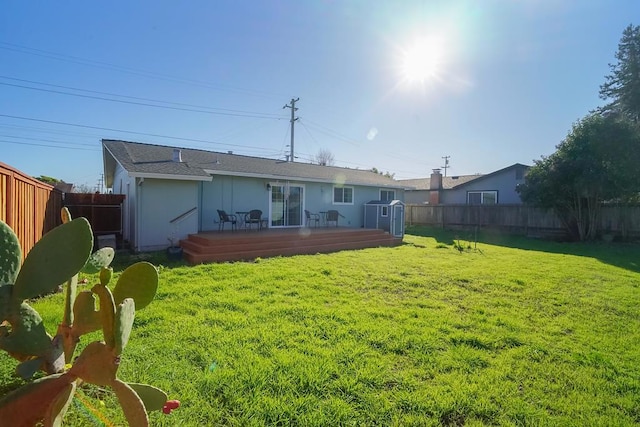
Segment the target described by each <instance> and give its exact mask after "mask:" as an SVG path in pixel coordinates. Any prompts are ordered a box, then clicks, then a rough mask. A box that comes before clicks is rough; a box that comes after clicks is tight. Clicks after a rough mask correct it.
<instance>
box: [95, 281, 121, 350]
mask: <svg viewBox="0 0 640 427" xmlns="http://www.w3.org/2000/svg"><path fill="white" fill-rule="evenodd" d="M91 291H92V292H93V293H95V294H96V295H98V297H99V298H100V320H101V321H102V333H103V335H104V342H105V344H107V345H108V346H109V347H111V348H113V347H114V346H115V335H114V330H115V316H116V305H115V303H114V302H113V295H112V294H111V291H110V290H109V288H107V287H106V286H103V285H100V284H98V285H95V286H94V287H93V288H91Z"/></svg>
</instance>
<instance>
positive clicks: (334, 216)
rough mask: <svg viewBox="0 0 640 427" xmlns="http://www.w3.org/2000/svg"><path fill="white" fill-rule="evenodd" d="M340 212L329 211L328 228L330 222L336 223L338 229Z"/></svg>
mask: <svg viewBox="0 0 640 427" xmlns="http://www.w3.org/2000/svg"><path fill="white" fill-rule="evenodd" d="M340 216H341V215H340V212H338V211H334V210H331V211H327V227H328V226H329V223H330V222H335V223H336V227H337V226H338V217H340Z"/></svg>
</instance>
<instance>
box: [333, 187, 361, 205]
mask: <svg viewBox="0 0 640 427" xmlns="http://www.w3.org/2000/svg"><path fill="white" fill-rule="evenodd" d="M336 188H342V189H343V192H342V200H344V189H345V188H350V189H351V202H344V201H342V202H336ZM355 197H356V191H355V189H354V188H353V186H351V185H334V186H333V187H331V202H332V204H334V205H343V206H344V205H353V200H354V199H355Z"/></svg>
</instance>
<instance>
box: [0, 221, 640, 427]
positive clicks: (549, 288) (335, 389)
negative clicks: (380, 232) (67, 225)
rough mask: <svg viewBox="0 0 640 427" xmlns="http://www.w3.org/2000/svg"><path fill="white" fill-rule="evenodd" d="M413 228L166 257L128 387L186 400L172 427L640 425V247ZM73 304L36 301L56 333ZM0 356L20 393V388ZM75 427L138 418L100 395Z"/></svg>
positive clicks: (85, 395)
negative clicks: (227, 258) (210, 255)
mask: <svg viewBox="0 0 640 427" xmlns="http://www.w3.org/2000/svg"><path fill="white" fill-rule="evenodd" d="M409 233H410V234H409V235H407V236H406V237H405V244H404V245H402V246H400V247H395V248H376V249H367V250H361V251H345V252H340V253H335V254H328V255H314V256H297V257H290V258H273V259H262V260H256V262H253V263H227V264H210V265H201V266H197V267H189V266H186V265H183V264H181V263H168V262H167V261H166V258H163V255H162V254H155V255H154V257H155V258H154V259H152V260H151V261H152V262H154V263H155V264H156V265H160V277H161V282H160V287H159V293H158V295H157V297H156V300H155V301H154V302H153V303H152V304H151V305H150V306H149V307H147V308H146V309H144V310H142V311H140V312H139V313H137V315H136V321H135V327H134V332H133V334H132V337H131V340H130V342H129V345H128V347H127V348H126V351H125V353H124V355H123V360H122V364H121V366H120V370H119V377H120V378H122V379H123V380H125V381H130V382H146V383H150V384H154V385H156V386H159V387H161V388H162V389H164V390H166V391H167V392H168V393H169V395H170V397H171V398H177V399H179V400H181V402H182V406H181V407H180V409H178V410H177V411H175V412H173V413H172V414H171V415H170V416H166V415H163V414H160V413H152V414H151V423H152V425H159V426H181V425H184V426H192V425H193V426H196V425H231V426H235V425H243V426H244V425H256V426H258V425H282V426H289V425H303V426H327V425H331V426H334V425H357V426H360V425H385V426H387V425H402V426H405V425H416V426H425V425H451V426H455V425H463V424H464V425H469V426H474V425H620V426H624V425H637V424H638V423H640V371H639V370H638V366H640V348H639V345H638V343H639V342H640V323H639V322H638V318H639V317H640V316H639V315H640V308H639V307H640V292H639V291H640V289H639V284H640V246H639V245H636V244H614V245H603V244H592V245H584V244H570V243H555V242H545V241H537V240H530V239H524V238H517V237H505V236H499V235H481V236H478V237H474V236H471V235H469V234H466V235H456V234H454V233H453V232H447V231H443V230H437V229H427V228H412V229H410V230H409ZM459 249H461V250H459ZM128 262H131V261H130V260H128V259H126V257H124V259H123V257H121V258H120V264H118V265H116V266H115V267H116V270H119V269H121V268H122V266H123V265H125V264H126V263H128ZM90 279H91V281H94V280H95V278H90ZM62 300H63V298H62V295H54V296H51V297H47V298H43V299H41V300H38V301H35V302H34V304H33V305H34V306H35V307H36V309H37V310H38V311H39V312H40V313H41V315H42V316H43V318H44V320H45V323H46V324H47V326H48V328H49V330H50V332H54V329H55V327H56V325H57V322H58V321H59V319H60V318H59V316H60V308H59V307H60V305H61V303H62ZM98 338H100V336H99V335H96V334H94V335H92V336H90V337H88V339H84V340H83V342H87V341H89V340H91V339H98ZM0 360H1V361H2V365H1V368H0V390H5V391H6V390H9V389H11V388H13V387H15V386H16V385H17V384H19V381H17V380H15V379H14V378H13V377H12V376H11V373H12V370H13V369H14V367H15V362H14V361H13V360H12V359H9V358H7V357H6V356H4V355H1V356H0ZM0 393H2V391H0ZM101 402H104V404H102V403H101ZM96 414H97V415H96ZM101 419H102V420H103V421H100V420H101ZM67 422H68V424H69V425H80V426H82V425H86V426H91V425H119V424H121V423H122V416H121V414H120V412H119V409H118V406H117V404H116V403H115V401H114V398H113V396H112V395H111V393H109V392H108V391H104V390H101V389H98V388H96V387H85V388H83V390H82V391H81V394H80V398H79V399H75V401H74V404H73V405H72V406H71V409H70V413H69V414H68V416H67Z"/></svg>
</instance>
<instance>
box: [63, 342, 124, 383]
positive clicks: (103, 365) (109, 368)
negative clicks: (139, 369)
mask: <svg viewBox="0 0 640 427" xmlns="http://www.w3.org/2000/svg"><path fill="white" fill-rule="evenodd" d="M118 363H119V362H118V359H117V358H116V355H115V354H114V353H113V350H112V349H111V348H109V347H107V346H106V345H105V343H103V342H99V341H94V342H92V343H89V344H88V345H87V346H86V347H85V348H84V350H83V351H82V353H80V356H78V358H77V359H76V360H75V362H74V364H73V366H72V367H71V369H70V370H69V373H70V374H71V375H74V376H76V377H78V378H81V379H82V380H84V381H86V382H88V383H91V384H95V385H99V386H110V385H112V383H113V381H114V380H115V379H116V372H117V370H118Z"/></svg>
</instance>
